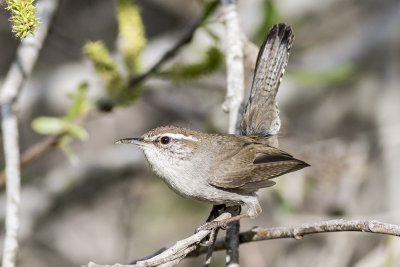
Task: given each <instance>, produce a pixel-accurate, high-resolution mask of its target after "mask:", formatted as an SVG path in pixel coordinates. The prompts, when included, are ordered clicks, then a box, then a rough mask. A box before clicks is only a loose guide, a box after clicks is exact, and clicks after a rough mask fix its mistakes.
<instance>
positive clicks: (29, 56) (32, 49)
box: [0, 0, 58, 267]
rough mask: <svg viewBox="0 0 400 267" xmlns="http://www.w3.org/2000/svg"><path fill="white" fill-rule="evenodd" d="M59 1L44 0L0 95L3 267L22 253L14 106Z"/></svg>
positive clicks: (16, 122)
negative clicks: (36, 25)
mask: <svg viewBox="0 0 400 267" xmlns="http://www.w3.org/2000/svg"><path fill="white" fill-rule="evenodd" d="M57 4H58V1H56V0H42V1H40V3H39V4H38V8H37V10H38V16H39V17H40V18H41V21H42V23H41V25H40V28H39V29H38V30H37V31H36V33H35V36H29V37H27V38H26V39H24V40H23V41H22V42H21V44H20V45H19V47H18V49H17V55H16V59H15V61H14V62H13V63H12V65H11V67H10V70H9V71H8V73H7V77H6V79H5V82H4V84H3V86H2V88H1V91H0V104H1V112H2V124H1V127H2V132H3V147H4V156H5V172H6V177H7V180H8V182H7V189H6V221H5V228H6V229H5V239H4V247H3V260H2V266H3V267H13V266H15V260H16V255H17V251H18V240H17V236H18V228H19V204H20V187H21V175H20V158H19V145H18V121H17V116H16V114H15V113H16V112H15V107H14V103H15V101H16V100H17V98H18V95H19V92H20V91H21V88H22V87H23V85H24V83H25V81H26V79H27V77H29V75H30V74H31V72H32V69H33V66H34V65H35V63H36V60H37V58H38V55H39V51H40V49H41V48H42V45H43V42H44V40H45V38H46V36H47V32H48V29H49V27H50V21H51V18H52V16H53V14H54V13H55V10H56V7H57Z"/></svg>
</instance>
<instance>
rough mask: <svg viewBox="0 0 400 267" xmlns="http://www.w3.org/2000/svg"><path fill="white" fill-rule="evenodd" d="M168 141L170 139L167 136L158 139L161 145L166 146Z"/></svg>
mask: <svg viewBox="0 0 400 267" xmlns="http://www.w3.org/2000/svg"><path fill="white" fill-rule="evenodd" d="M169 141H170V138H169V137H168V136H163V137H161V139H160V142H161V144H163V145H166V144H168V143H169Z"/></svg>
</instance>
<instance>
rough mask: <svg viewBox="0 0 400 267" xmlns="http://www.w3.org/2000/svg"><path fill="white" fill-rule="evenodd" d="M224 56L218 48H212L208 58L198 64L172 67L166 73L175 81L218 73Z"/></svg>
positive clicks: (208, 52) (207, 53)
mask: <svg viewBox="0 0 400 267" xmlns="http://www.w3.org/2000/svg"><path fill="white" fill-rule="evenodd" d="M223 58H224V57H223V54H222V53H221V51H220V50H219V49H218V48H217V47H214V46H212V47H210V48H209V49H208V50H207V52H206V57H205V58H204V59H203V60H202V61H200V62H196V63H192V64H185V65H179V64H176V65H174V66H172V67H171V68H170V69H169V70H167V71H165V72H164V74H167V75H169V76H170V77H171V79H173V80H179V79H190V78H196V77H199V76H202V75H206V74H210V73H212V72H214V71H216V70H217V69H218V68H219V67H220V66H221V64H222V62H223Z"/></svg>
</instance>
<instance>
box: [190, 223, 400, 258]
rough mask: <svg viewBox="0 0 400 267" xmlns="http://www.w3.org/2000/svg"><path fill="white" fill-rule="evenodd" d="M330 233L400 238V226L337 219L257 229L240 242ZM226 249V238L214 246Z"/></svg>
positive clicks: (215, 248) (201, 248)
mask: <svg viewBox="0 0 400 267" xmlns="http://www.w3.org/2000/svg"><path fill="white" fill-rule="evenodd" d="M330 232H366V233H375V234H384V235H392V236H400V226H399V225H395V224H389V223H384V222H379V221H375V220H371V221H367V220H344V219H336V220H328V221H321V222H315V223H304V224H298V225H293V226H280V227H270V228H261V227H256V228H253V229H251V230H248V231H246V232H241V233H240V234H239V242H240V244H244V243H249V242H254V241H262V240H270V239H278V238H294V239H296V240H299V239H301V238H302V237H303V236H305V235H310V234H317V233H330ZM224 249H226V241H225V238H224V237H222V238H218V239H217V241H216V242H215V244H214V250H216V251H217V250H224ZM206 252H207V250H206V248H203V247H200V248H198V249H197V250H195V251H194V252H192V253H191V254H189V255H188V257H197V256H198V255H199V254H203V253H206Z"/></svg>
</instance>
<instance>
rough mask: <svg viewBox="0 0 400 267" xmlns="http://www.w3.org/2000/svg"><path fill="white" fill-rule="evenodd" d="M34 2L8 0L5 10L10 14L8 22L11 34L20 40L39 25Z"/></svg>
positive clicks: (28, 0)
mask: <svg viewBox="0 0 400 267" xmlns="http://www.w3.org/2000/svg"><path fill="white" fill-rule="evenodd" d="M34 1H35V0H8V1H7V7H6V9H7V10H9V11H10V12H11V17H10V21H11V23H12V32H14V33H15V35H16V36H17V37H19V38H20V39H24V38H25V37H26V36H28V35H29V34H33V31H34V30H35V29H36V28H37V27H38V25H39V19H38V18H37V17H36V14H37V12H36V6H34V5H33V2H34Z"/></svg>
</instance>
